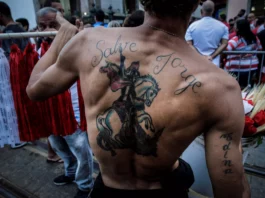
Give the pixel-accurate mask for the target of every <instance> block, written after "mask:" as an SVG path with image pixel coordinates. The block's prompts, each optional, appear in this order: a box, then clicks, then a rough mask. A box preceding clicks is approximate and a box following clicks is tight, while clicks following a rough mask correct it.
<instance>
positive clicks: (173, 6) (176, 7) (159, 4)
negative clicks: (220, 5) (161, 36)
mask: <svg viewBox="0 0 265 198" xmlns="http://www.w3.org/2000/svg"><path fill="white" fill-rule="evenodd" d="M140 2H141V4H142V5H143V6H144V9H145V11H147V12H149V13H150V14H152V15H155V16H170V17H181V16H183V15H184V16H185V14H189V13H191V12H192V11H193V10H194V6H195V5H197V4H198V3H199V0H181V1H180V0H179V1H176V0H140Z"/></svg>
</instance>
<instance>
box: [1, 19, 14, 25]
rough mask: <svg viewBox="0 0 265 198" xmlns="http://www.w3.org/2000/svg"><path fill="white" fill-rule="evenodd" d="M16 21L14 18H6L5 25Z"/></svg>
mask: <svg viewBox="0 0 265 198" xmlns="http://www.w3.org/2000/svg"><path fill="white" fill-rule="evenodd" d="M14 23H15V22H14V21H13V19H12V18H8V19H5V21H4V24H5V26H8V25H11V24H14Z"/></svg>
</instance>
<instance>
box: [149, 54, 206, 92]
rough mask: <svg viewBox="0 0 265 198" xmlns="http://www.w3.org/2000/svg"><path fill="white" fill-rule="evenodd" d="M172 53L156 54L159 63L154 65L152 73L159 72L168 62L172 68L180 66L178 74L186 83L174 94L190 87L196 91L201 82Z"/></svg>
mask: <svg viewBox="0 0 265 198" xmlns="http://www.w3.org/2000/svg"><path fill="white" fill-rule="evenodd" d="M174 54H175V52H173V53H171V54H168V55H161V56H158V57H157V58H156V61H157V62H158V63H161V64H160V65H156V67H155V68H154V74H156V75H157V74H160V73H161V72H162V71H163V69H164V68H165V67H166V65H168V64H170V65H171V66H172V67H173V68H180V69H182V71H181V73H180V76H181V78H182V79H183V80H184V81H185V82H186V83H187V85H186V86H184V87H182V88H180V89H177V90H176V91H175V95H180V94H182V93H183V92H185V91H186V90H188V89H189V88H191V89H192V91H193V93H197V91H196V88H199V87H201V86H202V83H201V82H200V81H199V80H198V79H197V78H196V77H195V76H194V75H191V74H188V69H187V67H186V66H185V65H184V64H183V62H182V60H181V59H180V58H176V57H175V56H174Z"/></svg>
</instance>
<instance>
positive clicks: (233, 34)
mask: <svg viewBox="0 0 265 198" xmlns="http://www.w3.org/2000/svg"><path fill="white" fill-rule="evenodd" d="M235 36H236V32H235V31H234V32H231V33H230V34H229V40H231V39H232V38H234V37H235Z"/></svg>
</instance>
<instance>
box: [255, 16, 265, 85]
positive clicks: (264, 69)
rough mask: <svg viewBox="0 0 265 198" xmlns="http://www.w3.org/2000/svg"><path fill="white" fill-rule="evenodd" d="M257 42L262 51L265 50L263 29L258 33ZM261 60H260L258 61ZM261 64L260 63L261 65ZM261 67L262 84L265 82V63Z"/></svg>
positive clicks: (264, 32) (264, 31)
mask: <svg viewBox="0 0 265 198" xmlns="http://www.w3.org/2000/svg"><path fill="white" fill-rule="evenodd" d="M264 23H265V21H264V18H263V24H264ZM257 36H258V38H259V40H260V43H261V46H262V50H263V51H264V50H265V29H264V30H262V31H261V32H259V33H258V34H257ZM260 60H262V59H260ZM261 64H262V63H261ZM261 67H262V82H263V83H264V82H265V62H263V65H261Z"/></svg>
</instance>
